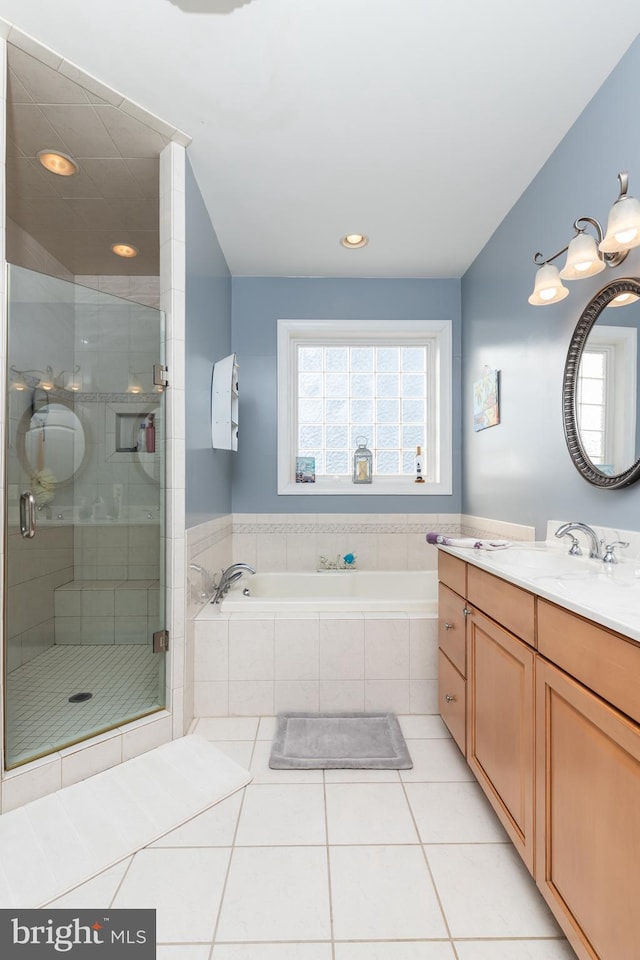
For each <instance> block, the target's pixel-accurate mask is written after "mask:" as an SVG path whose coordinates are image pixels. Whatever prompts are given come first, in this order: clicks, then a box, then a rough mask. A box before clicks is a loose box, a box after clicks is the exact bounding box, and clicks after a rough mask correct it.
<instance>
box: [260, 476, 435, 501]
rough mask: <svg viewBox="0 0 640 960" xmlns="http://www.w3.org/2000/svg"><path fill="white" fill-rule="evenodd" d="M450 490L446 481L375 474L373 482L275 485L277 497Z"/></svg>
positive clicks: (396, 494)
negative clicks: (416, 479) (425, 480)
mask: <svg viewBox="0 0 640 960" xmlns="http://www.w3.org/2000/svg"><path fill="white" fill-rule="evenodd" d="M452 492H453V491H452V489H451V485H450V484H446V483H437V482H435V481H432V482H425V483H415V482H414V481H413V480H412V479H411V478H410V477H406V478H405V479H399V478H397V477H388V478H387V477H376V478H374V480H373V483H352V481H351V480H347V479H344V480H334V479H332V478H331V479H324V478H323V479H320V480H316V482H315V483H293V482H291V481H289V482H287V483H283V484H280V485H279V486H278V496H303V497H309V496H311V497H313V496H316V497H317V496H323V497H324V496H342V497H344V496H362V495H364V496H369V497H371V496H378V497H385V496H389V497H416V496H417V497H425V496H447V495H449V494H451V493H452Z"/></svg>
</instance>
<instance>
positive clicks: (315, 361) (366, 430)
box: [296, 343, 429, 477]
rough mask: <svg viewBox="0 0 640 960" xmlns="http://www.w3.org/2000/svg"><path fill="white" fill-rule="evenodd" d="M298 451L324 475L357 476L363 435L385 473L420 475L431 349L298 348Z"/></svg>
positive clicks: (377, 466)
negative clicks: (418, 462)
mask: <svg viewBox="0 0 640 960" xmlns="http://www.w3.org/2000/svg"><path fill="white" fill-rule="evenodd" d="M297 350H298V356H297V369H298V378H297V398H296V401H297V431H298V436H297V454H296V455H297V456H301V457H315V461H316V476H336V477H339V476H343V477H350V475H351V471H352V458H353V451H354V450H355V448H356V446H357V443H358V441H357V438H358V437H366V440H367V446H368V447H369V449H370V450H371V451H372V453H373V472H374V475H378V476H389V477H393V476H406V475H410V474H413V473H414V472H415V455H416V448H417V447H418V446H420V447H421V448H422V450H423V451H424V449H425V446H426V432H427V415H426V411H427V389H428V380H427V365H428V359H429V346H428V345H425V344H422V345H419V346H414V345H401V344H397V345H389V344H384V345H370V346H362V345H360V344H357V343H351V344H344V345H340V346H337V345H324V344H315V345H313V346H311V345H302V344H299V345H298V347H297Z"/></svg>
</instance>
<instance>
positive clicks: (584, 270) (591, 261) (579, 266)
mask: <svg viewBox="0 0 640 960" xmlns="http://www.w3.org/2000/svg"><path fill="white" fill-rule="evenodd" d="M604 269H605V262H604V260H603V259H602V258H601V257H600V254H599V253H598V247H597V245H596V241H595V237H592V236H591V234H589V233H579V234H578V235H577V236H576V237H574V238H573V240H572V241H571V243H570V244H569V249H568V250H567V259H566V262H565V265H564V267H563V268H562V270H561V271H560V277H561V278H562V279H563V280H581V279H582V277H594V276H595V275H596V273H601V271H602V270H604Z"/></svg>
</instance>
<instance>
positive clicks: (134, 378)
mask: <svg viewBox="0 0 640 960" xmlns="http://www.w3.org/2000/svg"><path fill="white" fill-rule="evenodd" d="M143 373H146V370H129V384H128V386H127V393H133V394H134V395H135V394H138V393H144V390H143V387H142V381H141V380H140V377H141V376H142V374H143Z"/></svg>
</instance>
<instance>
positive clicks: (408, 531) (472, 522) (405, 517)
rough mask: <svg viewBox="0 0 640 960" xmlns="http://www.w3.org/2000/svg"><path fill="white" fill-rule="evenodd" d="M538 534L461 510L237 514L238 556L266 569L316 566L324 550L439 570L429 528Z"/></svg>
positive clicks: (519, 536) (389, 566) (385, 565)
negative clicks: (381, 512) (442, 512)
mask: <svg viewBox="0 0 640 960" xmlns="http://www.w3.org/2000/svg"><path fill="white" fill-rule="evenodd" d="M430 530H435V531H437V532H439V533H445V534H449V535H451V536H456V535H461V534H463V535H469V536H487V535H490V536H495V537H498V536H499V537H501V538H505V539H509V540H534V539H535V530H534V529H533V528H532V527H525V526H522V525H520V524H510V523H504V522H501V521H493V520H489V519H485V518H482V517H471V516H467V515H464V514H458V513H445V514H440V513H414V514H411V513H410V514H404V513H386V514H365V513H334V514H331V513H318V514H301V513H289V514H287V513H281V514H280V513H263V514H240V513H236V514H233V540H232V557H233V562H238V561H243V562H245V563H250V564H251V565H252V566H253V567H255V568H256V569H257V570H259V571H260V572H263V573H266V572H271V571H276V572H280V571H282V570H316V569H317V567H318V562H319V558H320V556H321V555H324V556H327V557H330V558H333V557H336V556H337V555H339V556H344V554H345V553H349V552H351V553H354V554H355V555H356V557H357V566H358V569H360V570H435V569H436V566H437V550H435V549H433V548H430V547H428V545H427V544H426V543H425V534H426V533H427V532H428V531H430Z"/></svg>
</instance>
